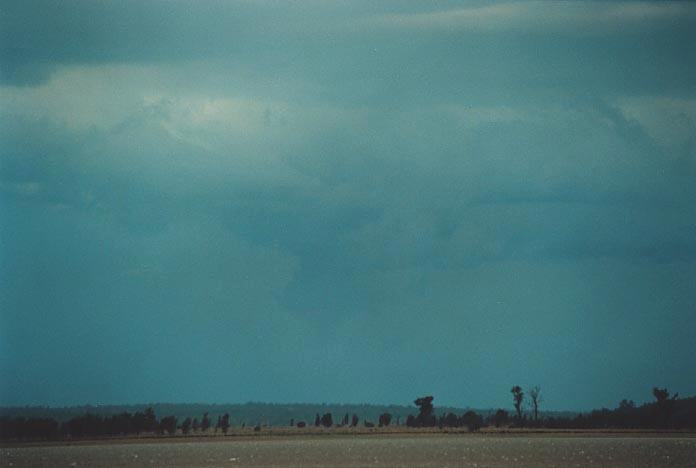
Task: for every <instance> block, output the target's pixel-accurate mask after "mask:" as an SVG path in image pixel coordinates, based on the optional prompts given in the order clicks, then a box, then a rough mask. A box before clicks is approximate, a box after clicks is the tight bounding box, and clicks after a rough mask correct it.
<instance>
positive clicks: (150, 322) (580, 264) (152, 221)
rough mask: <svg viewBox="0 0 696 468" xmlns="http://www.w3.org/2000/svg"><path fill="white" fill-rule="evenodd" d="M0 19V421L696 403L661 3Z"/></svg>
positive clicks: (227, 8)
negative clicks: (247, 405) (354, 407)
mask: <svg viewBox="0 0 696 468" xmlns="http://www.w3.org/2000/svg"><path fill="white" fill-rule="evenodd" d="M37 12H41V14H38V13H37ZM0 18H1V19H0V21H2V27H1V28H0V31H2V33H1V34H2V37H1V40H0V44H2V45H1V46H0V54H1V55H0V65H1V66H2V74H1V76H2V79H3V86H0V100H1V101H2V106H1V107H0V108H1V109H2V110H0V150H1V152H0V158H1V159H0V193H1V194H2V195H1V196H2V205H1V207H0V209H1V211H0V216H2V220H3V222H2V226H3V227H1V228H0V256H1V258H2V261H1V262H0V284H2V286H1V287H0V310H2V312H1V313H0V321H1V323H0V325H1V326H0V356H2V357H0V370H1V371H2V374H3V375H8V376H10V378H9V379H7V380H5V379H3V383H2V384H0V398H1V399H2V402H3V403H6V404H26V403H32V404H38V403H47V404H65V403H83V402H86V401H90V402H93V403H106V402H126V401H128V402H136V401H138V402H139V401H152V400H159V401H165V400H168V401H194V400H198V401H200V400H203V401H245V400H273V401H292V400H294V401H297V400H303V401H329V400H331V401H381V402H397V403H407V402H409V401H411V400H412V398H413V397H414V396H415V395H417V394H419V393H423V392H427V393H433V394H435V395H436V396H437V398H438V401H439V402H440V403H442V404H444V403H448V404H457V405H470V406H501V405H505V404H507V394H508V393H507V392H508V390H509V386H510V385H512V384H513V383H519V384H521V385H532V384H537V383H538V384H541V385H542V387H543V388H544V389H545V390H546V396H545V398H546V402H547V404H548V405H549V407H553V408H587V407H590V406H598V405H612V404H615V403H616V401H618V400H619V399H621V398H624V397H629V398H634V399H636V400H639V401H640V400H643V399H646V398H648V397H649V389H650V388H652V386H654V385H667V386H669V387H670V388H675V389H676V390H678V391H680V392H682V393H684V394H690V393H694V392H696V381H694V380H693V378H692V376H690V375H686V374H685V373H684V372H683V369H684V368H685V367H687V366H688V365H689V359H688V358H689V352H688V351H689V349H690V347H691V343H690V340H691V337H690V336H688V333H687V331H688V330H690V329H692V328H693V325H695V324H694V316H693V311H692V306H691V305H692V304H693V302H694V300H696V297H695V296H694V292H693V290H692V289H693V288H690V287H689V284H690V279H691V278H694V277H696V205H695V204H694V203H693V201H694V200H696V189H694V188H693V183H692V181H693V180H694V178H695V177H696V141H695V140H694V135H696V89H694V83H696V67H694V65H693V60H690V57H692V56H693V55H694V44H695V43H696V40H694V39H696V38H695V37H694V33H693V31H696V28H693V27H692V26H694V22H696V18H695V17H694V11H693V8H692V5H691V4H690V3H682V2H606V3H605V2H602V3H596V2H559V3H551V4H548V3H544V4H543V5H542V4H541V3H539V2H511V3H496V4H485V5H484V4H476V3H473V4H472V3H467V4H464V5H461V4H455V3H453V2H441V3H434V4H428V5H427V6H426V5H424V4H423V5H416V4H405V3H401V2H380V3H378V4H376V5H374V4H372V3H358V4H355V3H352V2H351V3H350V4H348V3H341V2H331V3H325V2H303V3H296V4H294V3H293V4H291V3H285V2H280V3H278V2H238V3H228V2H205V3H197V2H148V3H145V4H141V3H140V2H132V3H109V2H106V3H104V2H100V3H93V2H72V3H67V4H66V3H62V2H61V3H54V2H34V3H32V4H21V5H20V4H13V5H10V6H7V7H4V8H3V14H2V15H1V16H0ZM656 349H657V350H656ZM376 357H378V358H379V359H376ZM124 380H127V381H132V382H133V384H132V385H128V386H127V388H125V387H124V386H123V384H122V382H124ZM366 382H368V383H369V385H366V384H365V383H366ZM598 382H602V385H600V384H598ZM570 389H574V391H573V394H576V395H578V396H577V399H576V400H574V401H567V400H565V399H564V395H568V394H569V392H570ZM578 390H579V391H578Z"/></svg>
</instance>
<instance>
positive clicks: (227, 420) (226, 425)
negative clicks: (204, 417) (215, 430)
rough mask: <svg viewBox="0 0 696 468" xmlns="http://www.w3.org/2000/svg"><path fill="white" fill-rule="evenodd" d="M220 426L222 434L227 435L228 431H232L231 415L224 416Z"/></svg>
mask: <svg viewBox="0 0 696 468" xmlns="http://www.w3.org/2000/svg"><path fill="white" fill-rule="evenodd" d="M218 425H219V427H220V429H222V432H223V433H225V434H227V431H228V430H229V429H230V415H229V414H228V413H225V414H223V415H222V417H221V418H220V422H219V423H218Z"/></svg>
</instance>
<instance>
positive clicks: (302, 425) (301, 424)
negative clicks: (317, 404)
mask: <svg viewBox="0 0 696 468" xmlns="http://www.w3.org/2000/svg"><path fill="white" fill-rule="evenodd" d="M305 426H307V423H306V422H304V421H298V422H297V427H305Z"/></svg>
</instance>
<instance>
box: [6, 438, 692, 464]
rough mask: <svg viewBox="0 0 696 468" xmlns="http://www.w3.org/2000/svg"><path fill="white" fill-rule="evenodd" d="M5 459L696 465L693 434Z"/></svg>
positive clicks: (281, 442)
mask: <svg viewBox="0 0 696 468" xmlns="http://www.w3.org/2000/svg"><path fill="white" fill-rule="evenodd" d="M0 454H1V456H0V460H1V465H2V466H13V467H34V466H90V467H112V466H116V467H138V466H148V467H149V466H176V467H204V466H330V465H331V466H375V465H378V466H380V465H381V466H413V465H419V466H470V467H500V466H522V467H553V466H604V467H661V466H665V467H689V466H696V436H694V435H690V434H655V435H650V434H626V433H624V434H618V433H617V434H590V433H585V434H562V433H556V434H507V435H505V434H497V435H496V434H405V433H404V434H391V435H386V434H375V435H372V436H368V435H353V436H347V435H328V434H327V435H325V436H319V435H307V436H305V437H288V436H282V435H278V436H259V437H226V438H224V439H223V438H218V437H213V438H195V439H192V438H176V439H166V438H164V439H139V440H138V439H136V440H112V441H92V442H90V443H78V444H60V445H46V446H43V445H26V446H15V447H5V448H2V449H0Z"/></svg>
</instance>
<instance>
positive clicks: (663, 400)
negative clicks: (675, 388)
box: [653, 387, 679, 426]
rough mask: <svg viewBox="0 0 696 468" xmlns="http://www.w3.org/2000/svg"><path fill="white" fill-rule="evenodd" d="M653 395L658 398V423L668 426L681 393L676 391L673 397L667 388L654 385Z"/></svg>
mask: <svg viewBox="0 0 696 468" xmlns="http://www.w3.org/2000/svg"><path fill="white" fill-rule="evenodd" d="M653 396H654V397H655V400H657V402H656V409H657V425H658V426H667V425H668V424H669V420H670V417H671V416H672V409H673V408H674V402H675V400H676V399H677V398H678V397H679V394H678V393H675V394H674V395H673V396H672V398H670V397H669V391H668V390H667V389H666V388H659V387H654V388H653Z"/></svg>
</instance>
